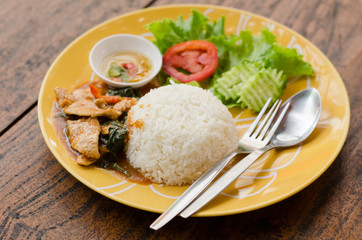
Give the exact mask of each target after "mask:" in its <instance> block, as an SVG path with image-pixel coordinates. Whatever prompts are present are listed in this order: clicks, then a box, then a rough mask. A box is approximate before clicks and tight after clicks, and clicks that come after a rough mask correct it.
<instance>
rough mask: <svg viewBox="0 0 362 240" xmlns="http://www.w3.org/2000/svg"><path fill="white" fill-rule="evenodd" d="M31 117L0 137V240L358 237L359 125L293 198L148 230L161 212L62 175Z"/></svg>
mask: <svg viewBox="0 0 362 240" xmlns="http://www.w3.org/2000/svg"><path fill="white" fill-rule="evenodd" d="M351 69H355V70H356V69H357V68H356V66H355V65H354V66H353V67H352V68H351ZM351 69H349V70H351ZM355 83H358V81H356V82H355ZM357 110H358V109H356V110H353V114H357V113H356V111H357ZM36 115H37V113H36V109H34V110H32V111H31V112H30V113H29V114H27V116H25V117H24V119H22V120H21V121H20V122H18V123H17V124H16V125H15V126H14V127H13V128H12V129H11V130H9V131H8V132H7V133H6V134H4V135H3V136H2V137H1V139H0V146H1V149H0V159H1V160H0V178H1V183H0V192H1V194H0V202H1V204H0V239H28V238H29V239H40V238H42V239H59V238H61V239H105V238H110V239H290V238H296V239H315V237H316V236H318V239H360V237H361V236H360V232H359V230H360V226H361V225H360V224H359V220H360V213H361V204H360V201H359V200H360V194H359V193H360V191H358V189H356V184H358V179H360V174H359V171H358V169H359V162H358V161H355V160H356V159H361V151H360V150H358V149H361V142H362V141H361V137H360V136H361V134H357V133H358V132H359V133H360V130H359V124H358V121H357V122H352V124H351V134H350V135H349V139H348V140H347V141H349V142H350V143H351V144H349V145H348V146H345V148H344V149H343V150H342V152H341V154H340V155H339V157H338V158H337V159H336V161H335V163H334V164H333V165H332V166H331V167H330V168H329V169H328V170H327V172H326V173H324V174H323V175H322V176H321V177H320V178H319V179H318V180H317V181H315V182H314V183H313V184H312V185H311V186H309V187H308V188H306V189H305V190H303V191H302V192H300V193H298V194H296V195H294V196H293V197H291V198H288V199H286V200H284V201H282V202H280V203H277V204H274V205H272V206H269V207H267V208H263V209H260V210H257V211H253V212H249V213H243V214H237V215H233V216H224V217H210V218H190V219H182V218H176V219H174V220H173V221H171V222H170V223H169V224H168V225H166V226H165V227H164V228H163V229H161V230H160V231H153V230H151V229H150V228H149V225H150V224H151V223H152V222H153V221H154V220H155V219H156V217H157V216H158V214H155V213H150V212H146V211H142V210H138V209H134V208H131V207H128V206H125V205H122V204H119V203H117V202H114V201H112V200H109V199H107V198H105V197H103V196H101V195H99V194H98V193H96V192H93V191H92V190H90V189H89V188H87V187H86V186H84V185H83V184H81V183H80V182H78V181H77V180H76V179H75V178H73V177H72V176H71V175H70V174H69V173H67V172H66V171H65V170H64V169H63V167H62V166H61V165H60V164H59V163H58V162H57V161H56V160H55V159H54V157H53V156H52V154H51V153H50V151H49V150H48V149H47V146H46V144H45V143H44V140H43V138H42V136H41V134H40V129H39V127H38V124H37V120H36ZM359 119H361V115H360V114H359Z"/></svg>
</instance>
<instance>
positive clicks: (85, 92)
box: [72, 87, 94, 101]
mask: <svg viewBox="0 0 362 240" xmlns="http://www.w3.org/2000/svg"><path fill="white" fill-rule="evenodd" d="M72 94H73V96H74V97H75V98H76V99H77V100H78V101H79V100H83V99H88V100H93V99H94V96H93V94H92V92H91V90H90V88H89V87H87V88H79V89H75V90H74V91H73V92H72Z"/></svg>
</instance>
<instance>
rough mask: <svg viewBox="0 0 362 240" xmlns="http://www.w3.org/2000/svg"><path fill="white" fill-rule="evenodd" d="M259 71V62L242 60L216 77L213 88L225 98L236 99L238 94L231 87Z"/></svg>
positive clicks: (247, 79)
mask: <svg viewBox="0 0 362 240" xmlns="http://www.w3.org/2000/svg"><path fill="white" fill-rule="evenodd" d="M259 71H260V64H258V63H249V62H244V63H242V64H239V65H237V66H235V67H233V68H232V69H231V70H230V71H227V72H225V73H223V74H222V76H221V77H220V78H219V79H217V82H216V86H215V89H216V91H217V92H218V93H220V94H222V95H223V96H224V98H225V100H229V99H233V100H237V99H238V96H239V94H238V92H235V91H234V90H233V87H234V86H235V85H238V84H242V83H243V82H246V81H249V79H250V78H252V77H253V76H254V75H255V74H257V73H258V72H259Z"/></svg>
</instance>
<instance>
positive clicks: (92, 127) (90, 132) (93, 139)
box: [67, 118, 101, 159]
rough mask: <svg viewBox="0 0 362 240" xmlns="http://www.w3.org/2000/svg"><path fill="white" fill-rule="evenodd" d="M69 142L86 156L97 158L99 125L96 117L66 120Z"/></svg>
mask: <svg viewBox="0 0 362 240" xmlns="http://www.w3.org/2000/svg"><path fill="white" fill-rule="evenodd" d="M67 126H68V132H69V142H70V145H71V146H72V148H73V149H75V150H77V151H78V152H79V153H81V154H83V155H84V156H85V157H87V158H93V159H98V158H99V157H100V154H99V149H98V138H99V133H100V131H101V126H100V124H99V122H98V119H97V118H81V119H79V120H68V121H67Z"/></svg>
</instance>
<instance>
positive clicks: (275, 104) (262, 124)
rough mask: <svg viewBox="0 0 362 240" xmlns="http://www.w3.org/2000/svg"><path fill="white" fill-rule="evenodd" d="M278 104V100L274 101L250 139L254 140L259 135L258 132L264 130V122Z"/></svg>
mask: <svg viewBox="0 0 362 240" xmlns="http://www.w3.org/2000/svg"><path fill="white" fill-rule="evenodd" d="M278 103H279V100H277V101H275V103H274V105H273V106H272V107H271V109H270V110H269V112H268V114H267V115H266V116H265V117H264V119H263V121H262V122H261V123H260V125H259V127H258V128H257V129H256V131H255V132H254V133H253V135H252V136H251V137H253V138H256V137H257V136H258V135H259V133H260V131H261V130H262V129H263V128H264V126H265V123H266V121H268V119H269V117H270V115H271V114H272V113H273V111H274V109H275V108H276V106H277V105H278Z"/></svg>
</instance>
